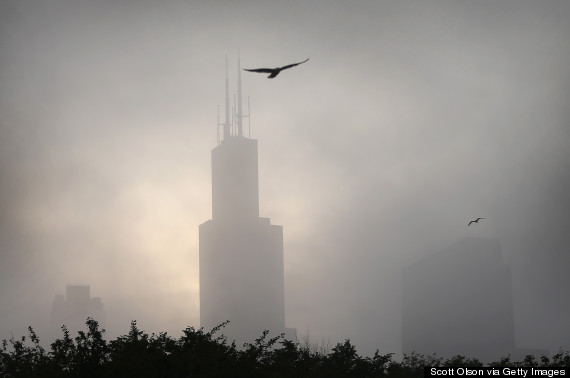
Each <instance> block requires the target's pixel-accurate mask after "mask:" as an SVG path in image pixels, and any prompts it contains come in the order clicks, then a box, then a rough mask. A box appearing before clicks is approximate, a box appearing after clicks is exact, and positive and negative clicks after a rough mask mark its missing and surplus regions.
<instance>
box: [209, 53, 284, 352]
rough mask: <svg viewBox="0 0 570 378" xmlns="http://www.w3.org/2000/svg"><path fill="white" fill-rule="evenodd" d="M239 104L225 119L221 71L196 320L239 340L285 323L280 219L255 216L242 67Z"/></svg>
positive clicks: (253, 144)
mask: <svg viewBox="0 0 570 378" xmlns="http://www.w3.org/2000/svg"><path fill="white" fill-rule="evenodd" d="M237 97H238V105H237V107H236V111H235V114H234V115H233V117H232V120H231V121H230V116H229V86H228V79H227V77H226V121H225V122H224V123H222V124H220V123H219V122H218V124H219V126H223V135H222V137H221V138H220V133H218V146H217V147H216V148H214V149H213V150H212V219H211V220H208V221H206V222H205V223H203V224H201V225H200V236H199V237H200V323H201V326H202V327H203V328H204V329H205V330H206V331H209V330H210V329H212V328H213V327H215V326H217V325H219V324H220V323H222V322H224V321H226V320H229V321H230V323H229V324H228V325H227V326H226V327H225V328H224V329H223V330H221V331H220V332H221V333H223V334H224V335H226V336H227V337H228V340H229V341H232V340H236V342H237V345H238V346H240V345H241V343H244V342H253V341H254V340H255V339H256V338H258V337H259V336H260V335H261V334H262V333H263V331H264V330H269V331H270V335H272V336H276V335H278V334H280V333H286V337H287V338H288V339H292V338H295V332H294V330H286V328H285V287H284V286H285V281H284V265H283V227H282V226H277V225H272V224H271V222H270V220H269V219H268V218H261V217H259V185H258V159H257V156H258V153H257V140H255V139H250V138H249V137H246V136H244V133H243V128H242V120H243V118H245V117H247V116H244V115H243V113H242V110H241V73H240V68H239V63H238V93H237Z"/></svg>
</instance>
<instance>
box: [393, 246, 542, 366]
mask: <svg viewBox="0 0 570 378" xmlns="http://www.w3.org/2000/svg"><path fill="white" fill-rule="evenodd" d="M402 283H403V288H402V289H403V290H402V347H403V351H404V353H411V352H412V351H416V352H419V353H423V354H431V353H437V354H438V355H440V356H444V357H451V356H454V355H457V354H462V355H465V356H467V357H477V358H479V359H481V360H483V361H487V362H489V361H491V360H498V359H499V358H500V357H502V356H506V355H508V354H510V355H511V356H512V357H513V359H515V360H517V359H522V358H524V356H525V355H526V354H536V355H540V354H547V351H543V350H538V349H523V348H518V347H517V346H516V344H515V329H514V311H513V288H512V282H511V269H510V267H509V266H508V265H507V264H505V263H504V262H503V256H502V250H501V244H500V242H499V240H495V239H483V238H465V239H462V240H460V241H458V242H457V243H455V244H453V245H451V246H450V247H448V248H446V249H444V250H442V251H441V252H439V253H436V254H435V255H432V256H429V257H426V258H424V259H422V260H420V261H417V262H415V263H414V264H412V265H410V266H408V267H406V268H405V269H404V270H403V279H402Z"/></svg>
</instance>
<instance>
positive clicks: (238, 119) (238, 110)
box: [237, 50, 243, 136]
mask: <svg viewBox="0 0 570 378" xmlns="http://www.w3.org/2000/svg"><path fill="white" fill-rule="evenodd" d="M237 70H238V89H237V92H238V95H237V97H238V105H237V127H238V136H242V118H243V113H242V111H241V56H240V53H239V50H238V66H237Z"/></svg>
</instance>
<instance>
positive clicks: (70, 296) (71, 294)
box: [51, 285, 105, 337]
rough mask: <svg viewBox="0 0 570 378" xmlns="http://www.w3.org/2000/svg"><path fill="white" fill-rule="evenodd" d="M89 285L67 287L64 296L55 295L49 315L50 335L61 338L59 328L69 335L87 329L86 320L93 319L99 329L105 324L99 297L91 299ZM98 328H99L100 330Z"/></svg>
mask: <svg viewBox="0 0 570 378" xmlns="http://www.w3.org/2000/svg"><path fill="white" fill-rule="evenodd" d="M90 291H91V288H90V287H89V285H67V288H66V296H65V297H64V296H63V295H56V296H55V300H54V302H53V310H52V313H51V326H52V334H53V336H55V337H61V336H62V333H61V326H62V325H65V326H66V328H67V329H68V330H69V331H70V332H71V333H76V332H77V331H78V330H82V331H85V330H86V329H87V327H86V325H85V322H86V321H87V318H88V317H90V318H93V319H95V320H97V321H98V322H99V325H100V326H101V327H103V326H104V324H105V311H104V309H103V303H102V302H101V298H99V297H91V293H90ZM101 327H100V328H101Z"/></svg>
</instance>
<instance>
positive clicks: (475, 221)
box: [467, 218, 485, 227]
mask: <svg viewBox="0 0 570 378" xmlns="http://www.w3.org/2000/svg"><path fill="white" fill-rule="evenodd" d="M480 219H485V218H477V219H475V220H472V221H471V222H469V224H468V225H467V227H469V226H471V223H479V220H480Z"/></svg>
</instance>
